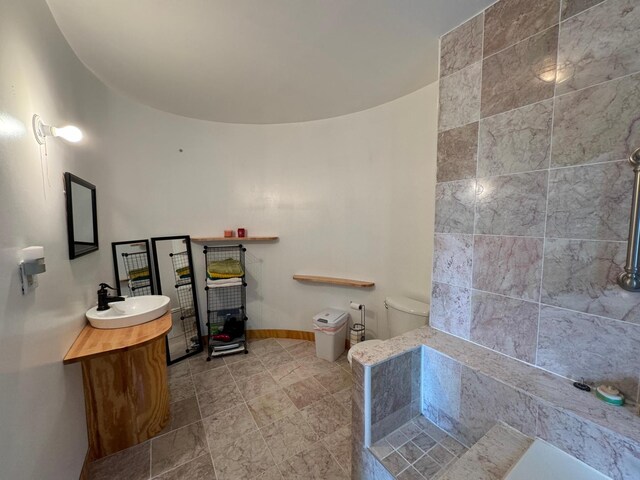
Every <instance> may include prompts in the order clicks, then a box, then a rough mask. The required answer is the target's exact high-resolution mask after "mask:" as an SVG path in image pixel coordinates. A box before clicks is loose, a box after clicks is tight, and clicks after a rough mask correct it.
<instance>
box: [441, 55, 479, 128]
mask: <svg viewBox="0 0 640 480" xmlns="http://www.w3.org/2000/svg"><path fill="white" fill-rule="evenodd" d="M481 69H482V63H481V62H477V63H474V64H472V65H469V66H468V67H466V68H463V69H462V70H460V71H458V72H456V73H454V74H453V75H449V76H448V77H444V78H442V79H440V96H439V98H440V110H439V114H438V131H440V132H443V131H445V130H450V129H452V128H455V127H460V126H462V125H466V124H468V123H471V122H475V121H477V120H478V118H479V116H480V79H481V76H482V75H481V73H482V71H481Z"/></svg>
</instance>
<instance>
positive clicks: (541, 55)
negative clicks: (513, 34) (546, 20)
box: [441, 2, 558, 118]
mask: <svg viewBox="0 0 640 480" xmlns="http://www.w3.org/2000/svg"><path fill="white" fill-rule="evenodd" d="M501 3H505V2H500V3H498V4H497V5H500V4H501ZM506 3H508V2H506ZM527 3H532V4H533V3H534V2H527ZM557 48H558V27H553V28H550V29H548V30H546V31H544V32H542V33H540V34H538V35H536V36H534V37H530V38H528V39H527V40H524V41H522V42H520V43H517V44H515V45H514V46H512V47H509V48H507V49H506V50H503V51H501V52H499V53H497V54H495V55H493V56H491V57H487V58H485V59H484V62H483V66H482V93H481V98H482V102H481V107H480V109H481V117H482V118H484V117H488V116H490V115H495V114H497V113H502V112H506V111H507V110H512V109H514V108H518V107H522V106H524V105H529V104H531V103H536V102H539V101H541V100H545V99H547V98H551V97H552V96H553V91H554V84H555V73H556V50H557ZM441 101H442V100H441Z"/></svg>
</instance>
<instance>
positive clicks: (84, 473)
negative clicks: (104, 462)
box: [78, 449, 91, 480]
mask: <svg viewBox="0 0 640 480" xmlns="http://www.w3.org/2000/svg"><path fill="white" fill-rule="evenodd" d="M89 463H91V462H90V461H89V449H87V453H86V454H85V456H84V462H83V463H82V470H80V478H79V479H78V480H89Z"/></svg>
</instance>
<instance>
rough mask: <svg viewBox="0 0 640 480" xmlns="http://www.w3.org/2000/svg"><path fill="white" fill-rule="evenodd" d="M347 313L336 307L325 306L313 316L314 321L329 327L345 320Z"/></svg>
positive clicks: (340, 323)
mask: <svg viewBox="0 0 640 480" xmlns="http://www.w3.org/2000/svg"><path fill="white" fill-rule="evenodd" d="M348 317H349V313H348V312H345V311H344V310H338V309H337V308H327V309H325V310H323V311H321V312H320V313H318V314H316V315H314V316H313V321H314V323H317V324H318V325H326V326H329V327H337V326H339V325H342V324H343V323H344V322H346V321H347V318H348Z"/></svg>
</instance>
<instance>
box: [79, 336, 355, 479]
mask: <svg viewBox="0 0 640 480" xmlns="http://www.w3.org/2000/svg"><path fill="white" fill-rule="evenodd" d="M249 352H250V353H249V354H248V355H243V354H240V355H233V356H229V357H226V358H224V357H223V358H217V359H213V360H212V361H211V362H206V361H205V356H204V355H200V356H198V357H193V358H191V359H189V360H188V361H184V362H181V363H178V364H176V365H173V366H171V367H169V390H170V395H171V421H170V423H169V425H167V427H165V429H164V430H163V431H162V432H161V433H160V435H158V436H156V437H154V438H152V439H151V440H149V441H147V442H144V443H142V444H140V445H136V446H135V447H132V448H129V449H127V450H124V451H122V452H118V453H116V454H114V455H111V456H109V457H105V458H102V459H100V460H98V461H96V462H94V463H93V464H92V465H91V467H90V472H91V473H90V478H91V480H115V479H118V480H122V479H127V480H149V479H154V480H186V479H189V480H231V479H234V480H235V479H247V480H249V479H260V480H293V479H305V480H307V479H318V480H320V479H322V480H343V479H344V480H346V479H348V478H349V477H350V469H351V425H350V423H351V385H352V379H351V369H350V367H349V363H348V362H347V359H346V353H345V354H344V355H343V356H342V357H340V358H339V359H338V360H337V361H336V362H335V363H330V362H325V361H324V360H321V359H318V358H316V356H315V345H314V344H313V343H312V342H306V341H301V340H291V339H265V340H258V341H255V342H251V343H250V345H249Z"/></svg>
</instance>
